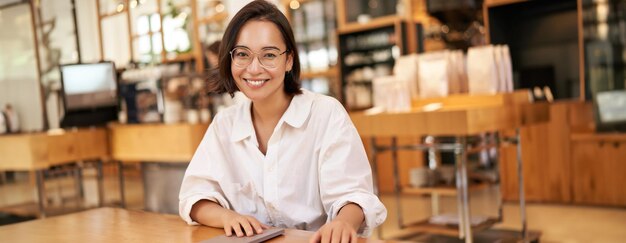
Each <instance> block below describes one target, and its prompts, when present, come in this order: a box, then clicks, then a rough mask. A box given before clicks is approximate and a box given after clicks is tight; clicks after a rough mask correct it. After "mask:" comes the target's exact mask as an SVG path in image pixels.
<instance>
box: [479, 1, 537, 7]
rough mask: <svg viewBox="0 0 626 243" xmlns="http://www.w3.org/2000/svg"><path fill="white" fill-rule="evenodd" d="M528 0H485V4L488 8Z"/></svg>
mask: <svg viewBox="0 0 626 243" xmlns="http://www.w3.org/2000/svg"><path fill="white" fill-rule="evenodd" d="M521 2H528V0H485V2H484V5H485V6H487V7H488V8H491V7H497V6H504V5H509V4H515V3H521Z"/></svg>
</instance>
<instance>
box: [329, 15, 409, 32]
mask: <svg viewBox="0 0 626 243" xmlns="http://www.w3.org/2000/svg"><path fill="white" fill-rule="evenodd" d="M400 21H401V18H400V17H398V16H395V15H390V16H385V17H379V18H375V19H372V20H371V21H370V22H367V23H364V24H361V23H349V24H346V26H344V27H343V28H340V29H337V33H338V34H340V35H342V34H351V33H355V32H361V31H367V30H372V29H377V28H382V27H386V26H390V25H395V24H396V23H399V22H400Z"/></svg>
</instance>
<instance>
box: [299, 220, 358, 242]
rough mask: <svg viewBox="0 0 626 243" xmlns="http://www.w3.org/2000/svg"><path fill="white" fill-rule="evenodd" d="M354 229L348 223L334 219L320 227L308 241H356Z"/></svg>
mask: <svg viewBox="0 0 626 243" xmlns="http://www.w3.org/2000/svg"><path fill="white" fill-rule="evenodd" d="M357 239H358V238H357V236H356V230H355V229H354V227H352V225H350V223H348V222H346V221H344V220H340V219H335V220H333V221H332V222H330V223H328V224H325V225H324V226H322V228H320V229H319V230H318V231H317V232H315V235H313V237H311V240H309V243H318V242H320V243H331V242H332V243H356V242H357Z"/></svg>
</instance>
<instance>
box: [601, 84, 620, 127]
mask: <svg viewBox="0 0 626 243" xmlns="http://www.w3.org/2000/svg"><path fill="white" fill-rule="evenodd" d="M596 103H597V106H598V116H599V118H600V119H599V122H600V123H602V124H615V123H626V90H614V91H606V92H598V94H597V95H596Z"/></svg>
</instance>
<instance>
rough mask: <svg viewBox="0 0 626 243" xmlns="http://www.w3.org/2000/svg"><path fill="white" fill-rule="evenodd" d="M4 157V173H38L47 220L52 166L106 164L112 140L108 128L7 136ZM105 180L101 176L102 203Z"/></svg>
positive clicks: (0, 161)
mask: <svg viewBox="0 0 626 243" xmlns="http://www.w3.org/2000/svg"><path fill="white" fill-rule="evenodd" d="M0 155H2V156H0V171H30V172H35V178H36V185H37V196H38V200H37V201H38V209H39V213H40V216H42V217H45V204H46V200H45V187H44V171H46V170H47V169H49V168H50V167H51V166H58V165H64V164H69V163H74V162H81V161H99V162H102V161H103V160H105V159H106V158H108V156H109V146H108V136H107V131H106V129H104V128H88V129H76V130H60V131H58V132H54V133H45V132H40V133H24V134H10V135H3V136H0ZM100 165H101V164H100ZM99 168H100V167H99ZM99 172H100V174H101V171H99ZM101 180H102V177H101V176H99V178H98V182H99V183H98V184H99V185H98V188H99V194H100V199H99V200H100V203H101V202H102V181H101Z"/></svg>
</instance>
